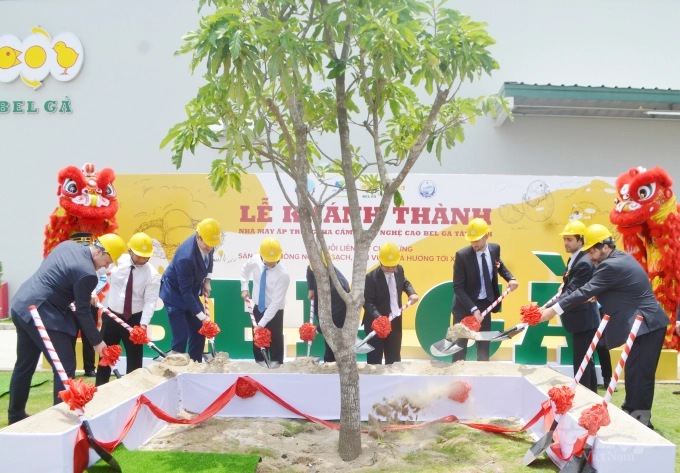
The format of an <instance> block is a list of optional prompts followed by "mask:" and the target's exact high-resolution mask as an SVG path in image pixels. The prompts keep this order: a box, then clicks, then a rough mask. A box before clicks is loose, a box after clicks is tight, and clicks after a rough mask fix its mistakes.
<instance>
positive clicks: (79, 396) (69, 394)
mask: <svg viewBox="0 0 680 473" xmlns="http://www.w3.org/2000/svg"><path fill="white" fill-rule="evenodd" d="M64 384H67V385H68V388H67V389H64V390H63V391H59V393H58V394H57V396H59V397H60V398H61V400H62V401H64V402H65V403H66V404H67V405H68V407H69V408H70V409H71V410H72V411H75V410H76V409H82V408H83V407H85V404H87V403H88V402H90V401H91V400H92V398H93V397H94V393H96V392H97V388H96V387H95V385H94V384H92V383H86V382H84V381H83V379H82V378H80V379H76V380H73V379H68V380H67V381H66V383H64Z"/></svg>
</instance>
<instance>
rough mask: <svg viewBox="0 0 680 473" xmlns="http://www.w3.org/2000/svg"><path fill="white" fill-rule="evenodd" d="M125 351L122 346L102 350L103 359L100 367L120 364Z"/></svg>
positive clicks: (100, 361) (112, 346)
mask: <svg viewBox="0 0 680 473" xmlns="http://www.w3.org/2000/svg"><path fill="white" fill-rule="evenodd" d="M121 353H123V349H122V348H121V347H120V345H111V346H108V347H106V348H104V349H103V350H102V357H101V359H100V360H99V366H113V365H115V364H116V363H117V362H118V358H120V354H121Z"/></svg>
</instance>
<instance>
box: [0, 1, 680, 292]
mask: <svg viewBox="0 0 680 473" xmlns="http://www.w3.org/2000/svg"><path fill="white" fill-rule="evenodd" d="M450 6H451V7H452V8H456V9H459V10H461V11H463V12H465V13H467V14H470V15H472V16H473V18H474V19H475V20H478V21H486V22H487V23H489V27H488V29H489V32H490V34H491V35H492V36H493V37H494V38H495V39H496V40H497V42H498V44H497V45H496V46H494V47H493V49H492V51H493V55H494V57H495V58H496V59H497V60H498V61H499V63H500V65H501V70H500V71H498V72H497V73H495V74H494V76H493V77H492V78H488V79H483V80H482V81H479V82H475V83H474V84H472V85H470V86H468V87H466V88H465V89H464V90H463V92H464V93H466V94H470V95H482V94H490V93H496V92H498V91H499V89H500V87H501V85H502V83H503V82H504V81H523V82H527V83H534V82H536V83H552V84H579V85H602V84H605V85H608V86H614V85H618V86H626V87H627V86H633V87H652V88H653V87H659V88H674V89H680V61H678V52H677V45H678V44H680V30H679V29H678V28H677V24H676V23H677V21H676V20H677V18H678V15H680V3H678V2H671V1H646V2H638V1H613V0H612V1H599V2H590V1H572V2H546V1H542V0H540V1H539V0H531V1H530V0H524V1H514V2H503V1H498V0H460V1H456V2H451V5H450ZM196 7H197V2H196V1H189V0H186V1H180V0H146V1H143V2H140V1H133V0H118V1H115V2H113V1H108V2H103V1H101V2H92V1H86V0H64V1H46V0H25V1H7V0H5V1H0V35H3V34H13V35H16V36H18V37H19V38H20V39H23V38H24V37H26V36H27V35H28V34H29V30H30V29H31V28H32V27H33V26H36V25H40V26H41V27H42V28H44V29H46V30H47V31H48V32H50V33H51V34H52V35H56V34H58V33H60V32H65V31H69V32H73V33H75V34H76V35H77V36H78V37H79V38H80V40H81V42H82V43H83V47H84V49H85V61H84V65H83V69H82V71H81V72H80V75H79V76H78V77H77V78H76V79H75V80H73V81H71V82H67V83H60V82H57V81H56V80H53V79H51V78H50V77H48V78H47V79H45V81H44V85H43V86H42V87H41V88H40V89H39V90H37V91H33V90H31V89H30V88H29V87H27V86H26V85H24V84H23V83H22V82H21V81H20V80H17V81H14V82H12V83H10V84H0V100H9V101H12V100H35V101H37V102H38V103H39V104H42V103H44V101H45V100H48V99H58V100H62V99H63V98H64V96H66V95H68V96H69V97H70V98H71V100H72V104H73V114H71V115H60V114H54V115H48V114H46V113H44V112H42V113H39V114H37V115H26V114H23V115H18V114H12V113H10V114H4V115H2V114H0V261H2V262H3V265H4V272H5V275H4V279H5V280H7V281H9V283H10V292H11V293H14V292H15V291H16V289H17V288H18V286H19V285H20V284H21V282H23V281H24V280H25V279H26V278H27V277H28V276H30V274H31V273H32V272H33V271H34V270H35V269H36V267H37V266H38V265H39V264H40V261H41V253H42V242H43V235H42V232H43V229H44V226H45V223H46V222H47V220H48V216H49V214H50V212H52V210H53V209H54V208H55V206H56V205H57V198H56V195H55V190H56V175H57V172H58V170H59V169H61V168H62V167H64V166H67V165H76V166H78V167H80V166H81V165H82V164H83V163H85V162H92V163H94V164H95V165H96V166H97V167H98V168H101V167H112V168H113V169H114V170H115V171H116V172H117V173H119V174H123V173H172V172H175V170H174V166H173V165H172V163H171V162H170V152H169V151H168V150H165V151H160V150H159V149H158V145H159V143H160V141H161V139H162V138H163V137H164V136H165V134H166V132H167V130H168V128H170V127H171V126H172V125H173V124H175V123H176V122H178V121H181V120H182V119H183V117H184V105H185V104H186V103H187V102H188V101H189V100H190V99H191V98H192V97H193V96H194V95H195V93H196V90H197V88H198V86H199V85H200V84H201V79H200V77H198V76H191V75H189V73H188V61H189V59H188V57H187V56H182V57H174V56H173V53H174V51H176V50H177V49H178V48H179V46H180V45H181V44H182V41H181V36H182V35H183V34H184V33H185V32H187V31H189V30H191V29H195V28H196V26H197V21H198V15H197V13H196ZM679 131H680V123H675V122H669V121H664V122H657V123H650V122H648V121H626V120H598V119H574V118H523V117H518V118H517V119H516V121H515V122H514V123H507V122H506V124H505V125H503V127H501V128H499V129H495V128H494V127H493V123H492V120H491V118H485V119H482V120H479V121H478V123H477V125H476V126H475V127H468V129H467V130H466V134H467V139H466V142H465V144H464V145H462V146H458V147H456V148H455V149H454V150H452V151H451V152H450V153H448V155H447V157H446V159H445V160H444V164H443V166H441V167H440V166H439V165H438V164H437V163H436V161H435V160H434V159H433V158H428V157H426V156H423V158H422V160H421V162H420V163H419V164H417V165H416V167H415V168H414V171H415V172H433V173H502V174H568V175H575V174H576V175H587V174H593V175H616V174H618V173H619V172H621V171H623V170H625V169H627V168H628V167H631V166H637V165H645V166H647V167H651V166H653V165H662V166H665V167H666V168H667V169H668V170H669V172H670V173H671V175H672V176H674V177H676V178H680V164H678V160H677V159H676V158H675V153H676V150H677V149H678V145H679V144H680V137H679V136H680V133H678V132H679ZM211 159H212V157H211V155H210V153H207V152H205V151H200V152H198V153H197V157H192V156H191V155H189V156H187V157H186V162H185V165H184V166H183V168H182V172H201V173H203V172H207V171H208V169H209V163H210V161H211Z"/></svg>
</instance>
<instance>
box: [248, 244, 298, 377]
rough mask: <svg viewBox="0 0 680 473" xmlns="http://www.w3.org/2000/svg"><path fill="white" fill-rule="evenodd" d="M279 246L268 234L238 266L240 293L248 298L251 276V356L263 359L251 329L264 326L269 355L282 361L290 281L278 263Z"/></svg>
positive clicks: (272, 358) (285, 270) (280, 253)
mask: <svg viewBox="0 0 680 473" xmlns="http://www.w3.org/2000/svg"><path fill="white" fill-rule="evenodd" d="M282 257H283V250H282V249H281V244H280V243H279V241H278V240H277V239H276V238H272V237H268V238H265V239H264V240H262V242H261V243H260V254H259V255H255V256H253V257H252V258H250V259H249V260H248V261H246V263H245V264H244V265H243V268H242V269H241V297H242V298H243V299H245V298H250V291H249V290H248V281H249V280H250V278H251V277H252V279H253V298H254V299H255V307H253V315H254V316H255V321H256V322H257V325H256V326H255V327H253V356H254V358H255V361H257V362H258V363H264V357H263V356H262V350H261V349H259V348H257V347H256V346H255V332H257V331H258V330H260V329H262V328H265V327H266V328H267V329H268V330H269V331H270V332H271V334H272V342H271V345H270V346H269V353H268V354H269V359H270V360H273V361H278V362H279V364H283V358H284V356H285V353H284V352H285V349H286V346H285V345H284V343H283V309H284V307H285V306H286V293H287V292H288V286H289V285H290V275H289V274H288V270H287V269H286V267H285V266H284V265H283V263H281V258H282Z"/></svg>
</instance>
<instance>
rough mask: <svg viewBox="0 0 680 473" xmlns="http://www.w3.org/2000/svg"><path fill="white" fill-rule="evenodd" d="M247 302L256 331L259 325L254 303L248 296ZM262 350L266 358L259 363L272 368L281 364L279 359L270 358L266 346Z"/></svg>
mask: <svg viewBox="0 0 680 473" xmlns="http://www.w3.org/2000/svg"><path fill="white" fill-rule="evenodd" d="M246 303H247V304H248V313H249V314H250V321H251V322H252V324H253V331H254V330H255V327H256V326H257V322H256V321H255V315H254V314H253V304H252V302H251V300H250V299H249V298H248V297H246ZM253 333H254V332H253ZM260 351H261V352H262V357H263V358H264V361H258V362H257V364H258V365H260V366H266V367H267V368H269V369H270V370H272V369H274V368H278V367H279V366H281V363H279V362H278V361H272V360H270V359H269V354H268V353H267V349H266V348H265V347H260Z"/></svg>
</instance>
